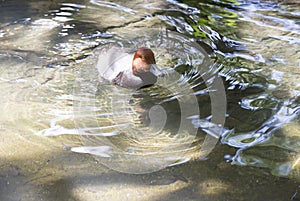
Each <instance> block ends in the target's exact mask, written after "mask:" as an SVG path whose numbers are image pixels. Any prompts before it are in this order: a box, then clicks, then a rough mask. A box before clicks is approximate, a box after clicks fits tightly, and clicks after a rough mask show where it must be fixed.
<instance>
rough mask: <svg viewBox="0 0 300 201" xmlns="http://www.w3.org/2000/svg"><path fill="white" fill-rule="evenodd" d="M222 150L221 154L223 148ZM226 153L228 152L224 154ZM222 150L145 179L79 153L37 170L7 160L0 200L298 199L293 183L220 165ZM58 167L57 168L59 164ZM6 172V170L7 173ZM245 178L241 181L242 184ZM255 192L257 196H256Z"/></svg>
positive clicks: (261, 172)
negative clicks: (206, 157) (201, 159)
mask: <svg viewBox="0 0 300 201" xmlns="http://www.w3.org/2000/svg"><path fill="white" fill-rule="evenodd" d="M221 149H223V150H221ZM224 149H226V150H224ZM224 151H225V152H233V151H234V150H232V149H231V148H229V149H228V148H226V147H224V146H223V147H221V146H218V147H217V148H216V152H215V153H214V154H213V156H211V158H214V160H210V159H209V160H207V161H194V162H190V163H186V164H183V165H181V166H177V167H169V168H167V169H164V170H161V171H158V172H155V173H150V174H142V175H132V174H122V173H118V172H115V171H111V170H109V169H107V168H105V167H103V166H102V165H100V164H97V163H96V162H95V161H94V160H93V159H92V158H91V157H87V156H82V155H81V154H66V153H58V155H54V156H53V155H52V156H51V159H48V161H47V162H46V163H44V162H42V161H38V160H35V163H40V164H43V165H42V166H40V167H38V168H37V171H36V172H30V171H28V170H24V169H23V168H22V167H21V166H18V165H16V164H24V165H25V166H26V164H27V163H28V161H33V160H32V159H30V158H27V159H26V158H25V159H23V161H7V164H10V165H5V166H6V167H5V168H4V166H2V168H1V170H2V171H1V174H0V177H1V183H0V185H1V186H0V192H1V193H0V198H1V200H5V201H15V200H33V201H35V200H74V201H75V200H76V201H84V200H104V201H105V200H139V201H141V200H145V201H146V200H153V201H156V200H157V201H170V200H208V201H209V200H220V201H226V200H232V201H243V200H245V201H246V200H247V201H252V200H253V201H254V200H274V201H282V200H290V198H291V197H292V196H294V197H293V199H291V200H298V199H299V198H300V197H299V195H298V194H297V193H296V192H297V188H298V187H297V185H299V184H297V183H296V182H294V181H291V180H288V179H284V178H279V177H274V176H272V175H269V173H268V171H266V170H265V169H258V168H252V167H238V166H235V167H234V166H231V165H230V164H229V163H226V162H220V161H221V160H222V157H223V156H222V154H216V153H222V152H224ZM57 164H59V165H57ZM3 169H5V171H3ZM241 180H242V181H243V182H241ZM254 192H255V193H254Z"/></svg>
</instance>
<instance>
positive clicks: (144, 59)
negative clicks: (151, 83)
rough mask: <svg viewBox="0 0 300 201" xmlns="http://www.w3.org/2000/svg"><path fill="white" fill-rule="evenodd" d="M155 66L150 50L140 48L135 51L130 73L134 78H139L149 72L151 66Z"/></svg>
mask: <svg viewBox="0 0 300 201" xmlns="http://www.w3.org/2000/svg"><path fill="white" fill-rule="evenodd" d="M153 64H156V62H155V58H154V53H153V52H152V50H151V49H149V48H146V47H141V48H139V49H137V51H136V52H135V54H134V57H133V61H132V73H133V74H134V75H135V76H140V75H142V74H145V73H149V72H151V70H152V69H151V68H152V65H153Z"/></svg>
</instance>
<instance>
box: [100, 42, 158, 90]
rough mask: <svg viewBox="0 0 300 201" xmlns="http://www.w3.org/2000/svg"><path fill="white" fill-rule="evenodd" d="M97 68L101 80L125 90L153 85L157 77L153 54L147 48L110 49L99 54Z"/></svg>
mask: <svg viewBox="0 0 300 201" xmlns="http://www.w3.org/2000/svg"><path fill="white" fill-rule="evenodd" d="M97 68H98V71H99V76H100V77H101V78H104V79H106V80H108V81H109V82H111V83H113V84H116V85H119V86H122V87H126V88H136V89H138V88H142V87H145V86H149V85H153V84H154V83H155V82H156V81H157V75H158V73H157V69H156V65H155V59H154V54H153V52H152V50H150V49H149V48H138V49H137V50H136V51H134V50H131V49H126V48H118V47H111V48H110V49H108V50H106V51H104V52H102V53H101V55H100V56H99V59H98V64H97Z"/></svg>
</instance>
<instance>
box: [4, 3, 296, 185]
mask: <svg viewBox="0 0 300 201" xmlns="http://www.w3.org/2000/svg"><path fill="white" fill-rule="evenodd" d="M21 8H22V9H21ZM0 9H1V12H0V13H1V20H0V27H1V28H0V41H1V47H0V65H1V66H0V73H1V74H0V81H1V92H0V94H1V97H3V98H2V104H1V109H2V114H1V118H0V122H1V129H0V131H1V134H2V137H3V142H5V143H3V145H2V146H1V157H3V158H6V157H9V156H12V155H14V156H15V155H17V156H19V154H20V155H21V156H22V157H25V154H24V150H26V154H27V155H29V153H32V154H33V153H35V151H36V150H42V151H41V153H43V154H45V153H52V152H53V150H57V149H61V147H62V144H63V146H64V148H66V149H68V150H69V149H72V150H73V151H76V152H81V153H82V152H83V153H93V154H96V155H100V156H101V157H102V158H104V159H103V160H106V159H108V160H109V158H110V159H111V158H113V157H116V158H117V156H122V157H124V156H126V157H131V156H132V155H134V154H136V155H138V154H141V153H142V152H143V151H144V152H145V150H146V151H149V149H150V150H151V149H152V151H153V150H155V149H157V148H160V147H159V146H157V144H158V145H162V144H163V145H164V146H168V145H170V141H172V140H175V141H176V142H178V144H180V143H182V145H183V146H185V145H186V144H185V143H186V142H187V141H188V142H190V141H189V140H190V138H189V137H190V136H188V135H182V136H181V137H182V138H179V139H178V138H176V136H174V135H172V134H170V133H172V132H174V131H177V130H178V126H177V125H178V124H179V123H178V122H180V120H181V119H180V118H179V116H180V112H178V111H179V105H178V101H176V100H174V97H176V98H177V97H180V95H182V93H183V92H184V90H183V92H182V91H179V92H178V94H176V95H174V94H173V95H170V94H169V93H168V90H166V89H161V88H159V87H156V88H155V87H154V88H149V89H144V90H141V91H138V92H135V93H134V94H133V95H132V96H130V99H129V100H128V101H126V102H123V103H126V104H123V105H121V104H120V105H119V109H120V108H121V109H122V110H120V111H119V112H120V113H119V114H118V115H116V113H117V112H118V111H115V112H112V111H111V102H109V99H106V98H104V97H111V96H112V95H113V94H114V95H115V97H116V98H117V99H118V100H122V98H124V97H125V94H126V92H124V91H120V90H118V89H115V88H114V87H112V86H104V85H103V86H99V85H98V78H97V76H96V74H97V72H95V71H94V70H95V69H94V70H93V69H92V68H91V67H94V66H95V65H96V63H95V61H96V60H97V59H96V58H95V55H93V54H94V52H96V50H97V49H99V48H100V49H101V47H103V46H105V45H107V44H112V43H113V44H114V45H120V46H131V47H133V48H136V47H137V46H140V45H142V46H149V47H153V48H154V49H155V50H156V51H157V55H158V57H159V58H160V60H159V65H160V66H163V67H170V68H171V67H174V69H173V68H172V70H174V71H175V72H177V73H178V74H179V75H180V76H179V84H180V83H188V84H189V85H190V89H193V95H194V96H196V99H197V103H198V104H199V110H200V118H199V117H197V116H196V117H195V116H190V118H189V119H186V121H187V122H189V127H188V129H186V130H189V129H191V130H193V131H194V130H196V129H197V136H196V137H195V138H193V139H192V140H191V141H192V145H191V146H189V147H188V148H187V147H184V148H183V147H181V144H180V145H178V144H172V145H174V147H176V148H174V147H173V148H174V150H177V151H178V153H179V152H180V151H182V150H183V151H184V152H186V153H187V154H186V155H182V153H180V154H178V155H179V156H180V157H177V158H175V157H173V158H172V157H171V158H170V157H169V158H167V156H170V155H174V152H172V151H171V152H169V153H167V154H165V155H162V158H164V159H166V158H167V159H168V160H169V161H168V162H170V161H171V164H173V165H174V164H175V165H177V164H180V163H186V162H187V161H189V160H190V159H198V158H199V157H200V156H201V151H200V150H201V148H202V147H201V145H202V143H203V141H204V136H207V135H209V136H218V135H215V134H216V133H221V134H222V135H221V137H222V139H221V142H222V143H223V144H226V145H228V146H229V147H230V148H228V149H230V150H227V149H225V148H224V150H222V154H221V155H226V159H227V160H228V161H230V162H232V163H233V164H238V165H243V166H255V167H265V168H269V169H270V170H271V172H272V174H274V175H279V176H288V177H292V178H296V179H299V108H300V105H299V104H300V102H299V97H300V94H299V91H300V89H299V87H300V85H299V79H300V77H299V64H300V60H299V58H300V57H299V51H298V49H299V34H300V31H299V22H298V18H299V12H298V10H299V4H298V3H297V2H294V1H278V2H270V1H191V0H190V1H182V2H181V3H179V2H177V1H155V2H154V1H153V2H147V3H142V4H141V3H139V4H136V3H131V4H129V3H128V4H127V3H124V2H121V1H114V2H108V1H84V2H83V1H72V2H69V3H66V2H63V1H39V2H38V3H37V2H36V1H26V2H23V1H4V2H2V3H1V7H0ZM21 11H22V12H21ZM108 19H109V20H108ZM157 30H159V32H160V34H158V33H157ZM161 33H163V34H165V33H176V34H177V36H178V37H177V39H176V40H179V41H180V40H181V41H184V40H185V39H186V38H188V39H189V40H190V41H193V43H195V44H197V45H200V46H201V47H202V48H203V49H204V50H205V52H206V53H208V54H209V56H210V58H211V61H212V63H206V64H205V63H203V62H204V61H203V58H202V57H201V51H200V53H199V51H197V48H195V49H193V48H191V47H189V46H188V45H186V46H185V43H184V42H182V43H180V44H177V47H181V46H183V47H184V48H185V51H181V52H177V53H176V54H174V52H173V49H172V48H168V46H169V45H170V44H165V43H164V41H163V40H162V39H163V36H164V35H163V34H161ZM153 38H155V39H156V40H155V42H156V44H153V43H152V42H153ZM33 44H34V45H33ZM179 55H180V56H179ZM199 55H200V59H199ZM178 57H181V58H186V57H190V58H197V59H190V60H184V61H182V60H180V59H178ZM197 62H199V63H197ZM191 64H193V65H191ZM198 65H204V66H210V67H211V69H210V70H209V71H208V73H207V74H205V72H206V70H201V68H200V69H199V68H195V66H198ZM79 69H80V70H79ZM216 73H219V74H220V75H221V76H222V79H223V81H224V83H225V89H226V98H227V114H226V115H227V116H226V122H225V128H224V127H220V126H219V124H220V123H221V124H222V122H221V121H220V122H217V121H216V120H215V121H213V118H215V116H214V115H212V113H213V111H212V110H217V111H221V110H223V109H224V108H222V107H221V108H219V107H213V108H212V107H211V103H212V101H213V98H212V96H210V94H211V93H214V92H216V91H217V90H215V89H216V87H215V86H214V87H211V86H212V85H210V84H209V81H213V80H215V79H216V76H215V75H216ZM91 75H93V76H95V77H91ZM203 77H205V79H206V80H203ZM74 83H76V84H77V85H75V86H74ZM177 84H178V83H177ZM74 87H75V88H74ZM74 89H75V90H77V92H79V91H80V90H81V91H80V94H76V95H74V93H73V90H74ZM126 97H127V96H126ZM124 99H125V98H124ZM119 103H122V102H116V103H115V104H119ZM153 105H159V106H161V107H162V108H163V109H164V110H165V111H167V112H166V113H163V112H161V111H162V110H161V108H160V107H154V108H153V110H152V112H161V113H159V114H160V116H164V115H165V114H169V115H170V116H171V118H169V119H167V120H169V121H166V124H164V122H160V121H157V122H155V121H150V119H151V115H152V113H151V112H150V111H151V108H152V106H153ZM116 108H118V107H116ZM74 112H75V114H76V120H75V121H76V122H75V123H74V121H73V120H74ZM149 112H150V113H149ZM91 114H92V115H91ZM194 115H196V114H194ZM152 119H153V118H152ZM156 120H157V119H156ZM99 122H100V123H99ZM160 123H161V124H160ZM128 125H131V127H130V129H129V128H128ZM161 125H165V127H164V128H163V129H159V128H161ZM133 126H136V127H137V128H138V129H140V128H143V129H145V133H147V132H146V131H147V129H150V128H151V129H152V132H153V133H154V134H156V135H151V134H150V135H145V134H144V133H142V134H141V135H140V134H139V135H138V133H140V132H136V133H135V131H136V130H135V129H136V128H133ZM78 128H79V129H78ZM156 128H157V129H156ZM120 130H123V131H124V132H123V133H122V132H119V131H120ZM163 131H164V132H163ZM36 133H38V134H43V135H46V136H52V137H44V136H43V135H34V134H36ZM124 133H127V135H126V134H124ZM128 133H129V134H131V136H129V134H128ZM157 133H158V134H157ZM78 134H84V137H82V136H78ZM147 134H148V133H147ZM183 134H184V133H183ZM99 139H101V140H102V139H107V141H105V140H104V141H101V140H99ZM212 139H216V138H214V137H213V138H212ZM155 140H157V141H159V143H157V144H155ZM15 142H18V144H17V145H20V146H17V145H16V144H15ZM100 142H101V143H100ZM107 144H112V145H114V146H118V147H121V151H120V150H115V149H113V148H112V147H113V146H107ZM146 144H147V146H146ZM149 144H151V145H153V146H149ZM209 145H214V142H213V143H212V144H209ZM95 146H98V147H97V149H94V148H95ZM16 147H21V148H22V149H21V148H20V149H17V148H16ZM71 147H73V148H71ZM212 147H213V146H212ZM222 147H226V146H224V145H223V146H222ZM233 147H234V148H233ZM174 150H173V151H174ZM204 150H208V151H209V152H210V151H211V150H209V149H208V148H205V149H204ZM144 152H143V153H144ZM213 153H214V152H213ZM43 154H40V155H43ZM176 154H177V153H176ZM33 155H34V154H33ZM178 155H176V156H178ZM204 155H205V154H204ZM35 156H36V155H35ZM33 158H34V157H33ZM37 158H39V157H37ZM105 158H106V159H105ZM116 158H113V159H116ZM209 158H210V159H211V160H216V159H215V158H214V156H209ZM63 160H64V158H63V157H62V161H63ZM100 160H102V159H100ZM218 160H222V159H218ZM223 160H224V159H223ZM110 162H111V163H112V164H113V162H114V161H110ZM141 162H144V161H141ZM168 164H170V163H168ZM113 165H117V163H115V164H113ZM146 165H147V164H146ZM148 165H149V164H148ZM195 169H197V168H195ZM193 173H194V172H193ZM234 176H236V175H232V177H234ZM191 177H193V176H191ZM249 177H251V176H249ZM203 185H204V184H203Z"/></svg>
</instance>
